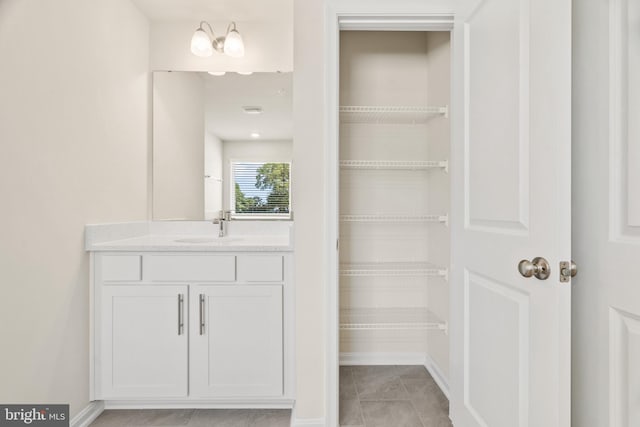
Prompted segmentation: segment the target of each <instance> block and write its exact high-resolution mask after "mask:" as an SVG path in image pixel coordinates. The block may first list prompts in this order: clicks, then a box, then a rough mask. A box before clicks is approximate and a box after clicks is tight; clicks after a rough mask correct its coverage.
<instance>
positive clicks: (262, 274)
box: [238, 255, 283, 282]
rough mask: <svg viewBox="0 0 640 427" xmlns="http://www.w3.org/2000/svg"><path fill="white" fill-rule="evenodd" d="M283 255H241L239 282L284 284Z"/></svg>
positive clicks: (239, 259)
mask: <svg viewBox="0 0 640 427" xmlns="http://www.w3.org/2000/svg"><path fill="white" fill-rule="evenodd" d="M282 269H283V259H282V255H239V256H238V281H240V282H282V281H283V273H282Z"/></svg>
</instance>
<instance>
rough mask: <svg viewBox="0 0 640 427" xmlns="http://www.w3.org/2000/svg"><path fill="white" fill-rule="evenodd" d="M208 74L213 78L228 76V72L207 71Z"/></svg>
mask: <svg viewBox="0 0 640 427" xmlns="http://www.w3.org/2000/svg"><path fill="white" fill-rule="evenodd" d="M207 73H209V74H211V75H212V76H216V77H220V76H224V75H225V74H227V72H226V71H207Z"/></svg>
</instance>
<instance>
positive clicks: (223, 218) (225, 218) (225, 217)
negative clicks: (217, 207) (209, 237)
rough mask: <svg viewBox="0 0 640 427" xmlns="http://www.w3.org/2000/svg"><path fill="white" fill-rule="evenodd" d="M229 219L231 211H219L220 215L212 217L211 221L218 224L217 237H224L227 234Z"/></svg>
mask: <svg viewBox="0 0 640 427" xmlns="http://www.w3.org/2000/svg"><path fill="white" fill-rule="evenodd" d="M229 221H231V211H220V217H219V218H214V219H213V223H214V224H219V225H220V228H219V229H218V237H224V236H226V235H227V223H228V222H229Z"/></svg>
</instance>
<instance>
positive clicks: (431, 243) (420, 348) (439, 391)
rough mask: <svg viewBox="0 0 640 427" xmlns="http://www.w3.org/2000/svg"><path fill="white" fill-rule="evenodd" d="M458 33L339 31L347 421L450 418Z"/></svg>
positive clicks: (342, 389)
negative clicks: (451, 168)
mask: <svg viewBox="0 0 640 427" xmlns="http://www.w3.org/2000/svg"><path fill="white" fill-rule="evenodd" d="M450 42H451V37H450V32H449V31H341V32H340V41H339V43H340V60H339V82H340V84H339V88H340V89H339V100H338V101H339V125H338V152H337V157H338V162H337V163H338V167H339V178H338V193H339V198H338V227H337V229H338V230H339V241H340V250H339V256H338V274H337V275H338V300H339V331H340V335H339V344H338V346H339V364H340V370H339V398H340V400H339V405H340V411H339V412H340V415H339V422H340V425H345V426H346V425H361V426H367V427H368V426H373V425H382V424H380V423H383V424H384V419H387V418H388V422H389V423H388V425H396V426H402V425H412V426H413V425H418V426H420V425H438V426H440V425H442V426H447V425H450V424H449V418H448V400H447V397H446V396H447V395H448V380H447V378H448V370H449V339H448V334H447V332H448V318H449V287H448V273H449V270H450V232H449V227H448V224H449V210H450V196H449V195H450V181H449V175H448V161H449V156H450V147H451V145H450V140H451V125H450V121H449V104H450V98H451V93H450V92H451V91H450V87H451V83H450V79H451V46H450ZM385 417H386V418H385ZM434 423H435V424H434Z"/></svg>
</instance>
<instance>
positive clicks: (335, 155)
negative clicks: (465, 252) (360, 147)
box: [324, 0, 455, 426]
mask: <svg viewBox="0 0 640 427" xmlns="http://www.w3.org/2000/svg"><path fill="white" fill-rule="evenodd" d="M384 3H386V2H384ZM423 3H425V2H423ZM453 22H454V11H453V9H452V6H451V5H450V4H449V2H438V1H434V2H426V4H418V2H414V1H410V0H409V1H407V0H396V1H394V2H389V3H388V4H375V5H374V4H371V3H370V2H366V1H364V2H363V1H357V0H328V2H327V9H326V14H325V52H324V53H325V58H326V68H325V87H326V94H325V97H326V98H325V110H324V114H325V129H326V131H327V141H326V144H325V159H326V161H325V179H324V184H325V194H324V199H325V206H326V213H327V215H326V216H325V218H326V223H325V229H326V233H325V245H324V246H325V254H326V259H325V271H326V272H327V286H326V294H325V298H326V323H325V326H326V328H327V329H326V334H325V339H326V340H325V350H326V353H325V411H324V413H325V417H326V419H325V420H326V423H327V424H326V425H328V426H338V425H339V423H338V401H339V363H340V361H339V358H340V345H339V344H340V318H339V316H340V307H339V303H340V301H339V292H340V290H339V254H338V239H339V214H340V213H339V196H340V195H339V174H340V168H339V111H338V107H339V88H340V81H339V75H340V74H339V73H340V60H339V58H340V31H341V30H361V31H364V30H369V31H449V32H451V35H452V39H451V57H452V58H453V57H454V49H455V43H454V40H453ZM453 71H454V70H453V69H452V70H451V72H452V73H453ZM452 124H453V123H452ZM453 160H454V159H453V158H452V159H451V160H450V161H453ZM450 303H451V302H450ZM449 349H451V343H449Z"/></svg>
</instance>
